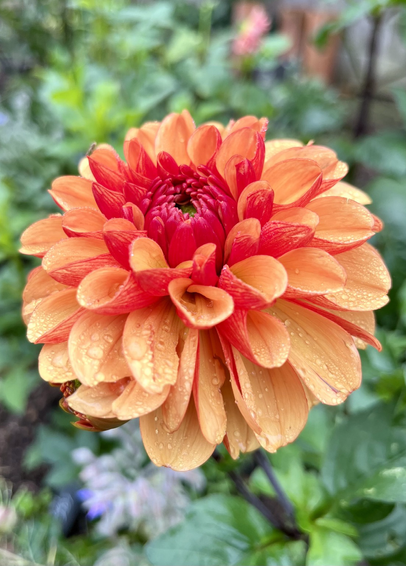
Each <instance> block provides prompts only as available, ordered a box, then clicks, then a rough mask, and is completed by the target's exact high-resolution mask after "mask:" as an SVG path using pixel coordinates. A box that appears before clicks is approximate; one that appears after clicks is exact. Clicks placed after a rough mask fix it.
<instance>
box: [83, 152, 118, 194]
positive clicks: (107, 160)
mask: <svg viewBox="0 0 406 566" xmlns="http://www.w3.org/2000/svg"><path fill="white" fill-rule="evenodd" d="M87 159H88V161H89V167H90V170H91V172H92V174H93V177H94V178H95V179H96V181H97V183H98V184H99V185H102V186H103V187H108V188H109V189H110V190H112V191H117V192H118V193H122V192H123V184H124V183H125V181H126V177H125V176H124V175H123V173H122V168H123V167H125V165H124V163H122V162H121V159H120V157H119V156H118V154H117V153H116V152H115V151H114V149H113V148H111V149H110V150H109V149H96V150H95V151H94V152H93V153H92V154H91V155H89V156H88V158H87ZM120 165H121V167H120ZM96 200H97V199H96Z"/></svg>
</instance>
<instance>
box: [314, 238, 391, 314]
mask: <svg viewBox="0 0 406 566" xmlns="http://www.w3.org/2000/svg"><path fill="white" fill-rule="evenodd" d="M335 259H336V260H337V261H338V262H339V263H340V264H341V265H342V266H343V268H344V269H345V271H346V273H347V282H346V284H345V287H344V289H343V290H342V291H339V292H338V293H331V294H329V295H328V296H327V297H326V299H324V300H323V299H322V298H320V300H318V302H317V304H320V305H321V306H326V307H327V308H332V309H334V308H338V309H339V310H340V309H343V310H346V309H348V310H354V311H369V310H375V309H379V308H381V307H383V306H385V305H386V303H387V302H388V301H389V298H388V296H387V294H386V293H387V292H388V291H389V289H390V287H391V279H390V274H389V272H388V270H387V269H386V266H385V264H384V262H383V261H382V259H381V256H380V255H379V253H378V252H377V251H376V250H375V248H373V247H372V246H370V245H369V244H363V245H362V246H360V247H359V248H355V249H353V250H350V251H348V252H344V253H341V254H338V255H336V256H335Z"/></svg>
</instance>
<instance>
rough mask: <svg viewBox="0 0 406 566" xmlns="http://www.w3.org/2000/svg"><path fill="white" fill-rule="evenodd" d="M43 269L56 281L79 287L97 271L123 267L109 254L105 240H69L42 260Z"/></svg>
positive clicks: (62, 242)
mask: <svg viewBox="0 0 406 566" xmlns="http://www.w3.org/2000/svg"><path fill="white" fill-rule="evenodd" d="M42 267H43V268H44V269H45V271H46V272H47V273H48V274H49V275H51V277H53V279H56V281H59V282H60V283H64V284H66V285H71V286H77V285H79V283H80V282H81V281H82V279H83V278H84V277H85V276H86V275H87V274H88V273H90V272H91V271H93V270H95V269H99V268H102V267H121V266H120V265H119V264H118V263H117V261H116V260H115V259H114V258H113V257H112V256H111V255H110V254H109V251H108V249H107V247H106V244H105V243H104V241H103V240H98V239H97V238H68V239H67V240H61V241H60V242H58V243H57V244H55V245H54V246H52V248H51V249H50V250H49V252H47V253H46V254H45V256H44V258H43V260H42Z"/></svg>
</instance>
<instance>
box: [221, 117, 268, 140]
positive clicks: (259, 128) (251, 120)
mask: <svg viewBox="0 0 406 566" xmlns="http://www.w3.org/2000/svg"><path fill="white" fill-rule="evenodd" d="M267 127H268V118H260V119H259V120H258V118H257V117H256V116H243V117H242V118H240V119H239V120H237V121H236V122H234V123H233V124H232V125H231V126H230V128H229V131H228V135H230V134H232V133H233V132H236V131H237V130H241V129H242V128H251V129H252V130H255V131H256V132H259V133H260V134H261V135H262V136H263V137H265V132H266V130H267Z"/></svg>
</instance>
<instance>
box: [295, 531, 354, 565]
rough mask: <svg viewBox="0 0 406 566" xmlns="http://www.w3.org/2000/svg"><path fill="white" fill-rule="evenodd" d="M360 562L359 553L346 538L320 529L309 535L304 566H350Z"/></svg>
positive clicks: (352, 542) (351, 541)
mask: <svg viewBox="0 0 406 566" xmlns="http://www.w3.org/2000/svg"><path fill="white" fill-rule="evenodd" d="M360 560H362V554H361V551H360V549H359V548H358V547H357V545H356V544H355V543H354V541H353V540H351V539H350V538H349V537H348V536H345V535H342V534H339V533H336V532H333V531H329V530H327V529H324V528H321V527H317V528H315V529H314V530H313V531H312V533H311V534H310V546H309V552H308V553H307V560H306V566H326V565H328V566H352V565H353V564H357V562H359V561H360Z"/></svg>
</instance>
